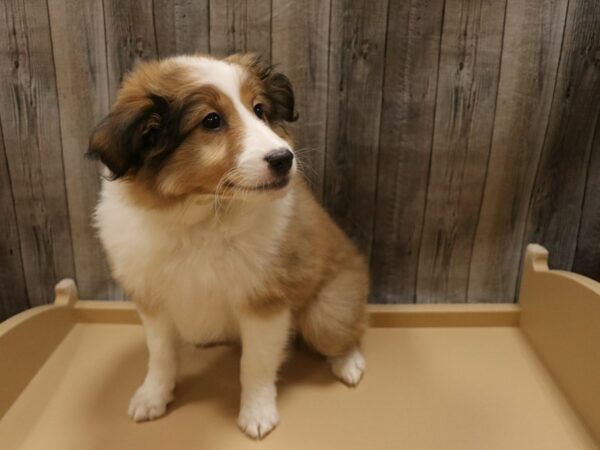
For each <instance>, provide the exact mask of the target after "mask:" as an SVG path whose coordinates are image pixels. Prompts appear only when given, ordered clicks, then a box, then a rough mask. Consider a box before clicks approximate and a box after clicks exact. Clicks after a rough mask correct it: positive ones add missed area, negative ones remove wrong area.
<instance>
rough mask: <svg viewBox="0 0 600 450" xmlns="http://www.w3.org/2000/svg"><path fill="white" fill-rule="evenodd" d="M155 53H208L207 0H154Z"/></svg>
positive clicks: (165, 54) (162, 56)
mask: <svg viewBox="0 0 600 450" xmlns="http://www.w3.org/2000/svg"><path fill="white" fill-rule="evenodd" d="M153 8H154V29H155V32H156V42H157V45H158V56H159V57H161V58H164V57H166V56H171V55H178V54H182V53H185V54H190V53H198V52H200V53H208V52H209V45H210V32H209V14H208V0H154V3H153Z"/></svg>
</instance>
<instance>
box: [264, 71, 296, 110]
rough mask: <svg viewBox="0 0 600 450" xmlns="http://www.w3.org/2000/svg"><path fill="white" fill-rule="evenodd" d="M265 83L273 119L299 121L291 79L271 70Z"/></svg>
mask: <svg viewBox="0 0 600 450" xmlns="http://www.w3.org/2000/svg"><path fill="white" fill-rule="evenodd" d="M263 81H264V83H265V86H266V94H267V97H268V98H269V100H270V102H271V105H272V106H273V113H272V116H273V119H274V120H285V121H286V122H294V121H296V120H298V113H297V112H296V111H295V99H294V90H293V89H292V83H291V82H290V80H289V78H288V77H286V76H285V75H284V74H282V73H279V72H275V71H273V70H272V69H271V70H270V73H269V75H268V76H267V77H266V78H265V79H264V80H263Z"/></svg>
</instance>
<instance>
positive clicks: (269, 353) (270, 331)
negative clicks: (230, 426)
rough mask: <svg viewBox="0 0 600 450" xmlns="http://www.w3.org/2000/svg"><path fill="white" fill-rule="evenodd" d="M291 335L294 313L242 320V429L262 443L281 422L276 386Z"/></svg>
mask: <svg viewBox="0 0 600 450" xmlns="http://www.w3.org/2000/svg"><path fill="white" fill-rule="evenodd" d="M289 333H290V311H288V310H285V311H282V312H279V313H277V314H276V315H270V316H269V317H267V318H263V317H260V316H257V315H254V314H253V313H246V314H244V315H243V316H242V317H241V318H240V334H241V338H242V361H241V374H240V379H241V383H242V398H241V407H240V414H239V417H238V425H239V426H240V428H241V429H242V430H243V431H244V432H245V433H246V434H247V435H248V436H250V437H251V438H254V439H260V438H262V437H264V436H265V435H266V434H267V433H269V432H270V431H271V430H272V429H273V428H274V427H275V426H276V425H277V423H278V422H279V413H278V412H277V405H276V398H277V391H276V387H275V382H276V378H277V371H278V370H279V366H280V365H281V363H282V361H283V358H284V354H285V347H286V344H287V342H288V339H289Z"/></svg>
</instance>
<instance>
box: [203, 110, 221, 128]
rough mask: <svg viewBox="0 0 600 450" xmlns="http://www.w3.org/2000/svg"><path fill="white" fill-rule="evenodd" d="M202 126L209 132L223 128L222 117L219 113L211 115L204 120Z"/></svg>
mask: <svg viewBox="0 0 600 450" xmlns="http://www.w3.org/2000/svg"><path fill="white" fill-rule="evenodd" d="M202 126H203V127H204V128H206V129H208V130H216V129H217V128H220V127H221V116H219V115H218V114H217V113H210V114H209V115H208V116H206V117H205V118H204V120H202Z"/></svg>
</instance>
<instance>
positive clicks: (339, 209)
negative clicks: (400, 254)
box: [324, 0, 387, 258]
mask: <svg viewBox="0 0 600 450" xmlns="http://www.w3.org/2000/svg"><path fill="white" fill-rule="evenodd" d="M386 17H387V1H381V2H369V1H366V0H362V1H361V0H334V1H333V2H332V5H331V25H330V27H331V29H330V56H329V88H328V90H329V94H328V113H327V117H328V119H327V150H326V163H325V192H324V201H325V205H326V207H327V208H328V210H329V211H330V212H331V213H332V215H333V217H334V219H335V220H336V221H337V223H338V224H339V225H340V226H341V227H342V228H343V229H344V230H345V231H346V232H347V233H348V234H349V235H350V237H351V238H353V239H354V240H355V241H356V243H357V244H358V245H359V247H360V248H361V250H362V251H363V253H364V254H365V255H366V256H367V258H370V254H371V243H372V238H373V214H374V211H375V189H376V180H377V176H376V174H377V154H378V148H379V126H380V116H381V97H382V87H383V73H384V57H385V39H386V38H385V36H386Z"/></svg>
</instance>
